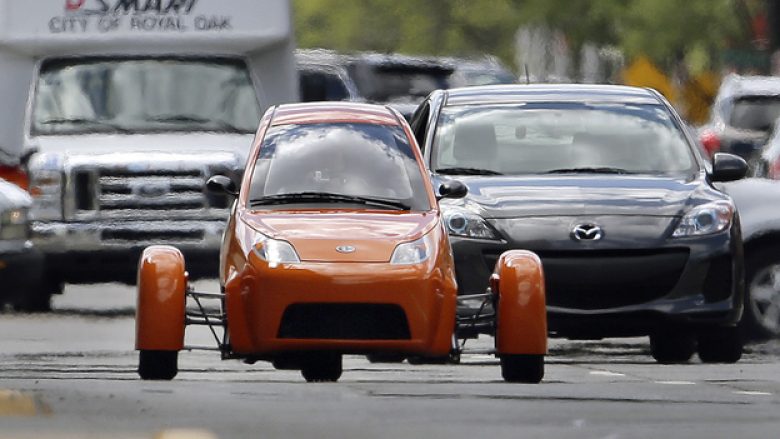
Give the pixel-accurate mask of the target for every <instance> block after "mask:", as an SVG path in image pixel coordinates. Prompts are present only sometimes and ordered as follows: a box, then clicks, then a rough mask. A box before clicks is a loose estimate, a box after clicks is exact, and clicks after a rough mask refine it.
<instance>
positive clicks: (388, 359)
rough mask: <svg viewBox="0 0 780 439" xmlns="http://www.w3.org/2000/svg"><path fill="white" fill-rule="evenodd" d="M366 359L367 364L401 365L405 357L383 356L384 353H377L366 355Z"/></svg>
mask: <svg viewBox="0 0 780 439" xmlns="http://www.w3.org/2000/svg"><path fill="white" fill-rule="evenodd" d="M366 359H367V360H368V362H369V363H395V364H397V363H403V362H404V360H405V359H406V355H402V354H385V353H378V354H368V355H366Z"/></svg>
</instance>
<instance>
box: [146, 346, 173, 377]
mask: <svg viewBox="0 0 780 439" xmlns="http://www.w3.org/2000/svg"><path fill="white" fill-rule="evenodd" d="M178 363H179V352H178V351H147V350H142V351H140V354H139V356H138V375H139V376H140V377H141V379H142V380H157V381H170V380H172V379H173V378H174V377H175V376H176V374H177V373H178V372H179V364H178Z"/></svg>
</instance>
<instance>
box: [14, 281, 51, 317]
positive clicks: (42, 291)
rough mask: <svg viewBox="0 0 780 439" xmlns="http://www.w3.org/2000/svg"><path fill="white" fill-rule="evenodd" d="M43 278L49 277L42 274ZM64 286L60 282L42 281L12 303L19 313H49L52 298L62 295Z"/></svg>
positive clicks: (22, 293) (23, 292)
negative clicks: (55, 295)
mask: <svg viewBox="0 0 780 439" xmlns="http://www.w3.org/2000/svg"><path fill="white" fill-rule="evenodd" d="M41 276H48V275H47V274H45V273H42V274H41ZM62 288H63V284H62V282H59V281H52V280H41V281H40V282H37V284H36V285H33V286H31V287H30V288H29V289H27V290H26V291H22V292H21V293H20V294H19V295H17V298H16V299H15V300H13V301H12V305H13V307H14V309H15V310H16V311H19V312H49V311H51V296H53V295H54V294H60V293H62Z"/></svg>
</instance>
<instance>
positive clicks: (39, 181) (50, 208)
mask: <svg viewBox="0 0 780 439" xmlns="http://www.w3.org/2000/svg"><path fill="white" fill-rule="evenodd" d="M30 195H31V196H32V198H33V207H32V210H31V212H30V216H31V217H32V219H34V220H42V221H46V220H61V219H62V173H61V172H60V171H54V170H38V171H32V172H31V175H30Z"/></svg>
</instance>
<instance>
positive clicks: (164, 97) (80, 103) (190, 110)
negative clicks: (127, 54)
mask: <svg viewBox="0 0 780 439" xmlns="http://www.w3.org/2000/svg"><path fill="white" fill-rule="evenodd" d="M34 109H35V110H34V111H35V113H34V117H33V126H32V128H33V134H77V133H84V132H124V131H131V132H146V131H222V132H237V133H254V132H255V130H256V129H257V123H258V121H259V120H260V107H259V105H258V102H257V96H256V95H255V91H254V87H253V86H252V82H251V79H250V76H249V72H248V71H247V67H246V64H245V63H244V61H242V60H239V59H186V58H149V59H92V60H83V59H81V60H54V61H50V62H48V63H46V64H44V65H43V67H42V69H41V75H40V79H39V80H38V86H37V93H36V97H35V104H34Z"/></svg>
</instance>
